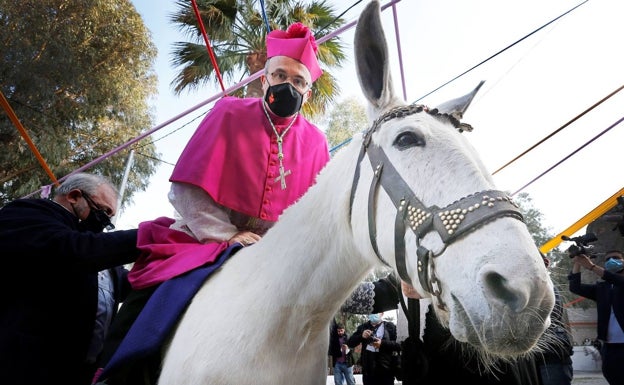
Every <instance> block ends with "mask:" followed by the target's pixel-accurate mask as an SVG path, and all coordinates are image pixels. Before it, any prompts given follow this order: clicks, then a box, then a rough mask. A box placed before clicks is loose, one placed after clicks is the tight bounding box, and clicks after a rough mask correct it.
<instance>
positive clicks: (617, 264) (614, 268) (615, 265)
mask: <svg viewBox="0 0 624 385" xmlns="http://www.w3.org/2000/svg"><path fill="white" fill-rule="evenodd" d="M622 269H624V262H622V260H620V259H615V258H611V259H609V260H608V261H607V262H605V270H607V271H609V272H611V273H619V272H620V271H622Z"/></svg>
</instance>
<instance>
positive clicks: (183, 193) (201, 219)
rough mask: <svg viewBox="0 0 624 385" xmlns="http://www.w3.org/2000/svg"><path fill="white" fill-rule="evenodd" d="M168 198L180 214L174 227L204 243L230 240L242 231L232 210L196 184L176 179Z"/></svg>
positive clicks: (172, 226)
mask: <svg viewBox="0 0 624 385" xmlns="http://www.w3.org/2000/svg"><path fill="white" fill-rule="evenodd" d="M168 198H169V202H170V203H171V204H172V205H173V207H174V208H175V210H176V212H177V214H178V217H176V221H175V223H174V224H173V225H171V228H173V229H175V230H180V231H184V232H185V233H187V234H189V235H191V236H192V237H194V238H195V239H197V240H198V241H200V242H201V243H206V242H210V241H219V242H221V241H227V240H229V239H230V238H232V237H233V236H234V235H235V234H236V233H237V232H238V229H237V228H236V226H234V225H233V224H232V223H231V222H230V218H229V210H228V209H227V208H225V207H224V206H221V205H219V204H218V203H217V202H215V201H214V199H212V197H211V196H210V195H209V194H208V193H207V192H206V191H204V190H203V189H201V188H199V187H197V186H195V185H192V184H188V183H178V182H173V183H172V184H171V189H170V190H169V194H168Z"/></svg>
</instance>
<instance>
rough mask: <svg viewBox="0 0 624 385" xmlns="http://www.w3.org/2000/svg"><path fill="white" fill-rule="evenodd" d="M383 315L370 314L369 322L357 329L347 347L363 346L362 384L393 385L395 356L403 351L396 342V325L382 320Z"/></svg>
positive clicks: (361, 356)
mask: <svg viewBox="0 0 624 385" xmlns="http://www.w3.org/2000/svg"><path fill="white" fill-rule="evenodd" d="M382 316H383V313H378V314H370V315H369V316H368V321H366V322H364V323H363V324H361V325H360V326H358V327H357V329H356V331H355V332H354V333H353V335H351V337H349V340H348V342H347V345H348V346H349V347H350V348H355V347H356V346H358V345H359V344H362V351H361V355H360V360H361V361H362V382H363V383H364V385H393V384H394V372H393V368H392V360H393V355H395V354H398V353H399V352H400V351H401V345H400V344H399V343H398V342H397V341H396V339H397V330H396V325H395V324H394V323H392V322H390V321H384V320H382V318H381V317H382Z"/></svg>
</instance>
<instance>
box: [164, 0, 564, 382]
mask: <svg viewBox="0 0 624 385" xmlns="http://www.w3.org/2000/svg"><path fill="white" fill-rule="evenodd" d="M379 14H380V8H379V3H378V1H377V0H375V1H372V2H371V3H370V4H369V5H368V6H367V7H366V9H365V10H364V11H363V13H362V15H361V16H360V19H359V22H358V24H357V28H356V36H355V54H356V62H357V70H358V76H359V79H360V84H361V86H362V90H363V92H364V94H365V95H366V97H367V99H368V101H369V103H370V114H371V118H372V119H371V121H372V122H371V124H372V126H371V128H370V129H369V130H368V131H367V132H366V133H365V134H364V135H358V136H356V137H355V138H354V139H353V140H352V142H351V143H350V144H349V145H348V146H347V147H345V148H344V149H342V150H340V151H339V153H338V154H336V156H335V157H334V158H333V159H332V160H331V161H330V163H329V164H328V165H327V166H326V167H325V169H324V170H323V171H322V172H321V173H320V174H319V176H318V180H317V183H316V184H315V185H314V186H312V187H311V188H310V190H309V191H308V192H307V193H306V194H305V195H304V196H303V197H302V198H301V199H300V200H299V201H298V202H297V203H296V204H294V205H293V206H291V207H289V208H288V209H287V210H286V211H285V212H284V213H283V214H282V216H281V217H280V219H279V221H278V223H276V225H275V226H274V227H273V228H272V229H271V230H270V231H269V232H268V233H267V234H266V235H265V236H264V237H263V238H262V240H261V241H259V242H258V243H256V244H255V245H253V246H251V247H246V248H244V249H242V250H240V251H239V252H238V254H237V255H236V256H234V257H233V258H231V259H230V260H229V261H227V262H226V263H225V265H224V266H223V267H222V268H221V269H220V270H219V271H217V272H216V273H214V274H213V275H212V276H211V277H210V278H209V279H208V280H207V281H206V283H205V284H204V285H203V286H202V288H201V289H200V290H199V292H198V293H197V294H196V295H195V297H194V298H193V300H192V302H191V303H190V305H189V306H188V308H187V310H186V312H185V314H184V315H183V317H182V318H181V320H180V321H179V323H178V325H177V327H176V330H175V331H174V332H173V334H172V337H171V340H170V341H169V343H168V344H167V346H166V348H165V355H164V359H163V367H162V372H161V375H160V379H159V384H160V385H184V384H215V385H217V384H218V385H226V384H239V385H240V384H254V385H276V384H298V385H322V384H325V382H326V375H327V374H326V367H327V361H326V357H327V348H328V341H329V335H328V334H329V323H330V321H331V319H332V317H333V316H334V314H335V313H336V311H337V310H338V309H339V308H340V306H341V304H342V303H343V302H344V301H345V300H346V298H347V297H348V296H349V294H350V293H351V292H352V291H353V290H354V289H355V288H356V287H357V285H358V284H359V283H360V282H361V281H362V280H363V279H364V278H365V277H366V275H367V274H368V273H369V272H370V271H371V269H372V268H374V267H377V266H380V265H381V264H387V265H389V266H391V267H392V268H394V269H396V270H397V271H398V272H399V274H400V275H401V277H402V278H403V279H404V280H406V281H411V282H412V283H413V285H414V287H415V288H416V289H417V290H418V291H419V293H420V294H421V295H423V296H426V297H431V298H432V301H433V303H434V304H435V305H436V306H435V310H436V313H437V315H438V317H439V319H440V320H441V322H443V324H444V325H448V327H449V329H450V331H451V333H452V334H453V336H454V337H455V338H456V339H457V340H459V341H464V342H468V343H469V344H471V345H473V346H474V347H475V348H476V349H477V350H478V351H481V352H483V353H484V354H486V355H490V356H494V357H503V358H510V357H514V356H517V355H521V354H524V353H526V352H527V351H529V350H531V349H533V348H534V346H535V344H536V341H537V340H538V338H539V336H540V335H541V334H542V333H543V331H544V330H545V329H546V327H547V326H548V325H549V322H550V318H549V315H550V312H551V310H552V307H553V303H554V296H553V287H552V283H551V280H550V279H549V277H548V276H547V272H546V269H545V267H544V264H543V262H542V258H541V256H540V253H539V251H538V249H537V247H536V245H535V244H534V242H533V240H532V238H531V236H530V234H529V232H528V230H527V228H526V226H525V224H524V223H523V222H522V220H521V216H520V214H519V212H518V209H517V207H516V206H515V205H514V204H513V202H511V200H510V199H509V198H508V197H507V196H506V195H505V194H504V193H503V192H500V191H497V190H495V187H494V183H493V181H492V178H491V176H490V174H489V173H488V172H487V171H486V169H485V167H484V166H483V164H482V162H481V161H480V159H479V156H478V154H477V153H476V152H475V150H474V149H473V147H471V145H470V144H469V143H468V142H467V141H466V138H465V136H464V135H462V134H461V131H462V130H464V129H470V126H468V125H463V124H461V123H459V120H458V119H459V118H461V115H462V113H463V112H464V111H465V109H466V107H467V105H468V104H469V103H470V100H471V99H472V96H474V92H473V93H472V94H469V95H467V97H466V98H460V99H457V100H455V101H451V102H448V103H445V104H444V105H443V106H441V107H439V109H438V110H437V111H436V110H431V111H428V110H427V109H426V108H423V107H422V106H414V105H406V103H405V102H403V101H401V100H400V99H399V98H398V97H397V96H396V95H395V94H394V92H393V88H392V81H391V77H390V74H389V69H388V68H389V65H388V52H387V45H386V41H385V37H384V33H383V28H382V25H381V21H380V15H379Z"/></svg>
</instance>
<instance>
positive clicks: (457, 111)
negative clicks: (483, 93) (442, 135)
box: [436, 80, 485, 120]
mask: <svg viewBox="0 0 624 385" xmlns="http://www.w3.org/2000/svg"><path fill="white" fill-rule="evenodd" d="M483 83H485V80H481V81H480V82H479V85H477V87H476V88H475V89H474V90H472V91H471V92H470V93H468V94H466V95H464V96H461V97H459V98H456V99H453V100H449V101H447V102H444V103H442V104H440V105H439V106H437V107H436V109H437V110H438V112H440V113H442V114H449V115H451V116H453V117H454V118H455V119H457V120H461V119H462V118H463V117H464V112H466V110H467V109H468V106H469V105H470V102H472V99H474V97H475V95H476V94H477V92H478V91H479V88H481V86H482V85H483Z"/></svg>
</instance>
